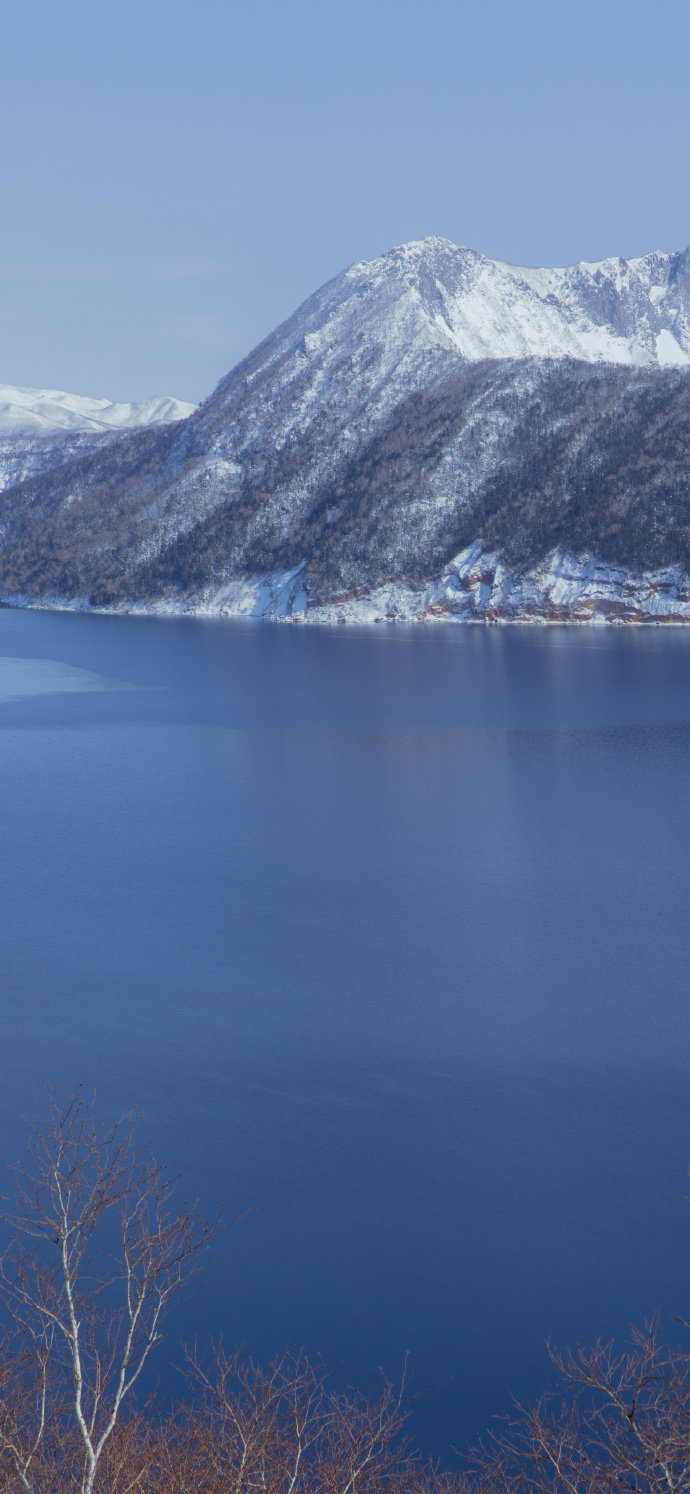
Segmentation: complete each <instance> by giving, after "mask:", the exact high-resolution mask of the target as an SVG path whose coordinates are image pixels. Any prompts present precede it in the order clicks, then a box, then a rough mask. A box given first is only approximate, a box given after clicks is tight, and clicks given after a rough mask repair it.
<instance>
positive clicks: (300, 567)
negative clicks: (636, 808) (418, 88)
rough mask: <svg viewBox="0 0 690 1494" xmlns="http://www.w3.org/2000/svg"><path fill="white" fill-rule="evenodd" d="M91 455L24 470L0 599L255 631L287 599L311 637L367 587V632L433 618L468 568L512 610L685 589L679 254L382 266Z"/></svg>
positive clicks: (30, 458) (13, 500)
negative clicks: (569, 572)
mask: <svg viewBox="0 0 690 1494" xmlns="http://www.w3.org/2000/svg"><path fill="white" fill-rule="evenodd" d="M110 429H111V431H112V435H113V437H114V436H115V429H114V428H113V427H112V426H111V427H110ZM101 433H102V427H101ZM56 439H57V438H56ZM64 439H65V437H64V433H63V436H62V437H61V440H63V441H64ZM82 439H83V440H86V437H85V436H84V437H82ZM95 439H96V437H95V436H90V437H89V440H94V441H95ZM101 442H102V434H101V438H99V445H98V448H97V449H96V448H95V447H94V449H93V450H92V451H90V452H88V453H87V452H86V451H84V453H83V454H81V455H80V454H79V453H77V452H76V451H75V452H72V450H71V449H70V450H69V453H68V448H67V446H66V445H65V446H64V447H63V448H61V449H62V451H63V456H62V458H61V462H62V465H61V466H56V467H55V468H54V470H50V471H46V470H45V465H44V463H43V460H42V458H40V454H39V453H38V452H35V453H34V452H31V453H29V452H27V457H26V462H27V465H26V467H25V474H26V475H25V476H24V477H23V478H21V477H19V476H15V477H14V478H13V479H12V481H13V486H11V487H8V488H7V489H6V492H5V494H4V496H3V500H2V505H1V513H0V528H1V531H2V538H1V540H0V586H2V588H3V591H4V595H5V597H6V598H7V597H10V596H11V597H18V596H23V597H25V598H26V599H32V600H35V601H36V600H39V601H40V599H41V598H46V597H52V598H54V599H57V598H62V599H63V600H67V601H68V602H69V601H80V602H81V603H83V602H84V599H88V600H89V604H90V605H92V606H107V607H109V606H116V607H120V606H129V605H132V604H134V605H137V606H143V607H149V606H151V607H159V606H170V607H176V606H178V605H179V606H181V607H184V608H190V609H192V610H193V609H194V608H197V607H200V608H204V609H206V608H210V609H211V610H218V611H220V610H227V609H228V608H229V607H231V606H234V605H235V602H232V603H231V600H230V599H231V598H233V597H235V598H236V597H240V596H242V597H243V598H244V600H243V601H242V602H241V606H242V607H244V606H245V604H246V605H249V606H251V608H253V607H254V605H255V604H254V601H252V600H251V599H252V598H253V597H255V595H258V593H257V592H256V588H257V587H258V588H259V592H261V595H262V596H264V594H265V592H264V590H262V588H265V587H267V588H268V592H269V593H270V596H271V598H272V600H271V602H270V609H273V610H270V609H269V612H262V615H272V616H275V615H284V610H285V608H284V598H285V597H287V595H288V592H289V593H290V596H291V597H292V590H293V582H294V586H295V587H297V590H298V592H299V595H300V596H301V597H303V598H306V601H305V603H304V606H305V607H306V609H307V613H308V615H310V616H314V615H316V613H317V611H318V613H319V615H321V616H325V615H326V614H325V612H324V609H327V608H329V607H331V608H333V607H335V608H341V607H344V609H345V610H344V612H343V613H342V615H343V617H344V620H354V618H355V616H359V617H361V616H362V609H364V611H366V608H367V607H368V606H369V602H368V601H365V600H364V599H365V598H370V599H371V598H379V596H380V594H381V588H382V587H383V588H384V589H385V588H388V591H386V595H387V596H397V597H400V598H402V597H403V594H404V595H405V596H406V597H407V600H406V601H405V602H404V605H403V602H402V601H401V602H400V608H401V611H399V612H398V613H395V610H394V613H393V614H390V613H389V611H388V610H387V609H388V605H389V604H388V602H386V605H385V607H384V608H383V614H382V615H414V616H430V615H436V609H437V604H438V605H440V603H441V601H442V599H443V595H445V593H444V591H443V586H444V585H445V583H443V584H442V578H443V576H444V575H445V574H446V569H445V568H447V567H448V566H449V565H450V563H451V561H452V558H453V557H454V556H457V555H458V554H459V553H460V552H463V553H464V552H465V551H466V550H467V548H468V547H471V546H472V545H475V544H476V545H478V546H479V551H478V552H477V553H481V554H482V555H494V556H497V557H498V558H499V560H498V561H497V564H498V563H499V562H500V565H503V566H504V567H507V568H508V571H509V573H510V575H511V577H513V578H518V579H517V581H515V586H517V584H518V581H519V578H520V577H521V576H523V575H527V574H530V575H531V574H534V575H535V576H537V575H541V571H539V567H543V566H544V565H546V566H547V571H548V567H549V565H550V564H551V562H550V561H548V557H549V556H553V555H557V556H561V557H563V556H570V557H573V556H575V557H581V556H585V557H590V559H592V558H593V559H592V563H593V564H595V579H594V581H593V582H592V583H591V584H592V585H593V586H594V587H595V590H596V587H598V586H599V584H600V578H601V577H603V576H604V571H606V573H607V574H609V572H610V574H611V575H613V574H614V571H615V568H616V567H623V569H624V571H625V574H626V576H630V575H637V574H640V575H641V574H642V573H644V574H645V575H652V573H653V574H654V575H656V574H657V572H658V574H659V575H661V573H662V571H663V570H664V567H669V566H671V567H674V566H675V567H680V570H679V572H678V574H679V575H680V572H681V571H682V573H683V575H685V574H686V572H689V571H690V251H686V252H685V253H677V254H670V255H669V254H662V253H655V254H650V255H647V256H645V257H644V258H643V259H639V260H631V261H629V262H625V261H623V260H606V261H603V262H602V263H601V264H598V265H588V264H581V265H576V266H573V267H571V268H569V269H565V270H543V269H519V268H516V267H514V266H511V265H506V264H501V263H498V262H496V261H492V260H489V259H487V258H486V257H485V256H483V255H481V254H478V253H477V252H476V251H474V250H470V249H462V248H456V246H455V245H453V244H451V243H449V241H448V240H445V239H427V240H424V241H422V242H420V243H413V244H408V245H403V246H402V247H401V248H397V249H393V250H391V251H390V252H389V253H388V254H385V255H383V256H381V258H379V259H376V260H373V261H371V262H370V263H366V264H365V263H363V264H356V265H354V266H352V267H351V268H350V269H348V270H346V271H344V272H343V273H342V274H341V275H339V276H337V277H336V278H335V279H334V280H332V281H330V282H329V283H328V284H327V285H324V286H322V287H321V289H320V290H318V291H317V292H316V293H315V294H314V295H313V296H311V297H310V298H309V299H308V300H307V301H305V302H304V304H303V305H302V306H300V307H299V308H298V309H297V311H295V313H294V314H293V315H292V316H291V317H290V318H289V319H288V320H287V321H286V322H284V323H283V324H282V325H281V326H280V327H278V328H277V329H276V330H275V332H273V333H271V334H270V336H269V337H267V338H266V339H265V341H264V342H263V343H261V344H260V345H259V347H257V348H256V349H254V351H253V352H252V353H250V354H249V356H248V357H247V358H245V359H244V360H243V361H242V362H241V363H240V364H238V365H237V367H236V368H234V369H233V370H232V371H231V372H230V373H229V374H228V375H227V376H226V378H224V379H223V380H222V381H221V383H220V384H219V385H218V387H217V389H216V390H215V391H214V392H213V394H212V395H211V396H210V397H209V398H208V399H207V400H206V401H205V402H204V404H203V405H202V406H200V408H199V409H198V410H196V411H195V412H194V413H193V414H192V415H191V416H190V418H189V419H188V420H185V421H184V422H183V423H181V424H177V425H169V426H166V425H165V424H163V425H157V426H153V427H151V428H150V429H146V430H138V431H131V432H129V433H126V432H124V433H123V432H121V433H120V434H119V435H118V436H117V439H112V440H111V441H110V442H109V443H107V444H105V445H102V444H101ZM39 458H40V466H39ZM40 468H42V471H41V470H40ZM8 470H9V468H8ZM17 470H19V469H17ZM558 563H559V564H560V562H558ZM568 563H570V562H568ZM589 563H590V561H589V560H587V562H586V564H587V565H589ZM600 563H601V564H603V566H604V570H601V569H599V570H596V566H599V565H600ZM573 564H574V565H575V566H576V569H577V565H579V561H578V562H577V564H576V562H575V561H573ZM535 567H536V570H535ZM607 568H608V569H607ZM612 568H613V569H612ZM545 574H546V573H545ZM548 574H549V575H550V574H551V572H550V571H548ZM588 574H589V573H588ZM664 574H665V573H664ZM674 574H675V572H674ZM262 578H263V579H262ZM267 578H268V579H267ZM286 578H287V579H286ZM439 578H441V580H439ZM454 584H455V583H453V585H454ZM492 584H493V583H492ZM530 584H531V583H530ZM560 584H561V583H560V581H559V582H558V583H556V582H555V581H554V586H555V587H556V590H555V591H554V593H553V596H554V597H556V594H557V593H558V587H559V586H560ZM583 584H584V583H583ZM601 584H603V582H602V583H601ZM607 584H608V583H607ZM611 584H612V585H613V584H614V583H613V582H612V583H611ZM616 584H617V583H616ZM625 584H626V585H627V582H626V583H625ZM645 584H646V583H645ZM651 584H652V583H651V582H650V585H651ZM654 584H655V585H656V582H655V583H654ZM659 584H661V583H659ZM674 584H675V583H674ZM501 585H503V583H501ZM511 585H513V583H512V582H511ZM534 585H535V587H536V591H534V595H535V596H538V597H541V598H542V600H541V601H540V602H538V603H535V606H542V607H544V608H548V607H550V608H552V610H553V608H554V607H556V605H557V604H556V601H554V600H553V598H552V599H551V600H550V601H549V600H548V597H547V593H548V596H550V595H551V593H550V592H549V587H550V585H551V583H550V582H549V583H548V586H547V585H546V583H544V586H542V583H541V581H538V582H537V581H535V583H534ZM578 585H579V582H578ZM664 585H665V583H664ZM438 586H441V591H440V592H438ZM587 586H588V587H589V586H590V582H589V581H588V582H587ZM238 587H239V591H238V590H237V588H238ZM391 587H392V588H393V591H392V592H391V591H390V588H391ZM428 587H431V591H430V592H428V593H427V592H426V591H425V590H424V588H428ZM539 587H541V590H539ZM243 588H248V589H246V591H245V590H243ZM276 588H277V590H276ZM401 588H402V590H401ZM420 588H421V590H420ZM460 590H462V587H460ZM528 590H529V588H528ZM422 593H423V594H424V596H427V601H426V602H425V601H424V600H423V597H422V601H420V596H422ZM513 594H514V595H517V592H515V587H514V588H513ZM530 594H531V593H530ZM558 594H560V593H558ZM296 595H297V593H295V596H296ZM592 596H593V593H592V592H591V587H590V590H589V591H588V594H587V606H589V605H590V602H591V601H592ZM344 598H347V599H348V601H347V606H345V602H344V601H343V599H344ZM461 600H462V599H461ZM238 605H240V604H239V603H238ZM390 605H391V606H393V605H395V607H397V605H398V603H397V602H396V603H395V604H393V603H391V604H390ZM582 605H583V606H584V605H585V604H584V602H583V603H582ZM640 605H642V603H641V604H640ZM645 605H646V604H645ZM674 605H675V603H674ZM683 605H685V603H683ZM257 606H258V603H257ZM371 606H373V607H375V608H378V607H379V600H374V601H372V602H371ZM511 606H512V603H511ZM530 606H531V603H530ZM261 607H263V602H262V603H261ZM294 607H295V600H294V598H293V599H292V601H291V602H290V606H289V608H288V611H290V609H292V610H293V611H294ZM491 607H493V603H492V604H491ZM298 610H299V609H298ZM652 610H653V609H652ZM461 614H462V615H463V616H467V615H468V614H467V611H466V608H465V607H464V603H463V604H462V606H461V607H460V611H459V612H457V613H456V614H455V615H461ZM339 615H341V614H339ZM376 615H378V613H377V614H376ZM474 615H477V616H480V615H485V616H493V615H494V614H493V613H492V612H491V611H489V612H485V613H482V612H481V610H479V611H477V612H476V613H475V614H474ZM496 615H498V614H496Z"/></svg>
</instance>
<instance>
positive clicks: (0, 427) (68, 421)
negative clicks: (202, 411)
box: [0, 384, 196, 436]
mask: <svg viewBox="0 0 690 1494" xmlns="http://www.w3.org/2000/svg"><path fill="white" fill-rule="evenodd" d="M195 408H196V407H195V406H194V405H190V404H187V403H186V402H185V401H184V400H181V399H173V398H172V397H171V396H170V395H158V396H155V397H154V398H153V399H142V400H139V401H134V402H133V403H129V404H127V403H117V402H114V401H112V400H109V399H90V398H89V397H88V396H86V395H82V394H66V393H65V392H64V390H61V389H20V388H17V387H16V386H15V385H13V384H0V436H4V435H22V436H26V435H46V434H48V433H50V432H52V431H111V430H112V431H117V430H122V429H123V428H130V427H132V426H140V425H162V424H163V423H164V422H166V421H170V420H184V418H185V417H186V416H187V415H191V413H192V411H193V410H194V409H195Z"/></svg>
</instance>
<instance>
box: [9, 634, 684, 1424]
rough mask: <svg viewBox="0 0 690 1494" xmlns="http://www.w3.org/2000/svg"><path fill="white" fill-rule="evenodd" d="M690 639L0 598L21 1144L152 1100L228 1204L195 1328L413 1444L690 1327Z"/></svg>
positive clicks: (212, 1190) (12, 1053)
mask: <svg viewBox="0 0 690 1494" xmlns="http://www.w3.org/2000/svg"><path fill="white" fill-rule="evenodd" d="M689 846H690V636H689V635H688V634H686V633H683V632H654V631H640V632H626V633H606V632H603V631H600V630H597V629H587V630H585V629H582V630H578V631H568V630H565V629H563V630H560V629H554V630H543V631H542V630H530V629H501V630H499V629H496V630H493V631H489V630H483V629H481V628H473V629H467V630H464V629H462V628H448V629H446V628H444V627H438V628H431V627H430V628H428V629H420V630H416V629H414V628H404V627H400V628H391V629H385V630H378V629H371V630H364V629H363V630H356V631H355V630H350V629H347V630H345V629H341V630H333V631H322V630H314V631H300V630H298V629H290V628H280V627H271V626H270V625H261V624H257V625H253V624H236V623H228V622H219V621H210V622H206V621H197V620H190V621H187V620H155V619H134V618H106V617H81V616H70V615H50V614H40V613H19V612H9V611H2V612H0V888H1V895H0V909H1V916H2V935H1V940H2V942H1V946H0V948H1V962H0V963H1V967H2V995H1V1000H2V1045H1V1056H0V1080H1V1086H0V1107H1V1110H2V1129H1V1131H0V1161H3V1162H4V1161H5V1160H7V1159H8V1158H9V1157H12V1156H15V1155H16V1154H17V1153H18V1152H19V1151H20V1150H21V1146H22V1128H21V1123H20V1122H19V1120H18V1116H19V1113H20V1112H21V1111H26V1110H28V1109H30V1108H31V1107H32V1106H33V1104H34V1103H35V1102H36V1101H37V1100H39V1099H40V1096H41V1086H42V1085H43V1084H45V1083H48V1084H52V1083H54V1082H56V1081H57V1082H59V1083H60V1084H61V1085H64V1086H71V1085H73V1084H74V1083H76V1082H78V1081H83V1082H84V1083H86V1084H87V1085H89V1086H94V1085H95V1086H96V1088H97V1090H98V1095H99V1103H100V1105H101V1107H102V1110H103V1112H104V1113H106V1114H107V1113H110V1112H111V1111H119V1110H120V1109H122V1108H124V1107H126V1106H129V1105H131V1104H132V1103H136V1104H138V1105H139V1106H140V1107H141V1108H142V1110H143V1112H144V1116H145V1122H146V1132H147V1134H148V1135H150V1136H151V1138H152V1140H153V1142H154V1144H155V1146H156V1149H157V1150H158V1151H159V1152H160V1153H161V1154H162V1155H163V1156H164V1158H165V1159H166V1160H168V1161H169V1162H170V1164H171V1165H172V1166H173V1167H175V1168H177V1167H181V1168H182V1169H183V1171H184V1174H185V1178H186V1180H187V1182H188V1186H189V1188H190V1189H191V1190H192V1191H193V1192H194V1193H195V1194H196V1193H198V1194H199V1195H200V1196H201V1198H202V1200H203V1202H204V1204H205V1205H207V1206H208V1207H209V1209H210V1208H213V1206H214V1205H215V1204H216V1203H217V1202H218V1201H219V1200H220V1199H227V1200H228V1203H229V1208H230V1212H231V1213H233V1214H240V1213H241V1212H242V1211H244V1210H245V1209H247V1208H248V1206H250V1205H252V1204H254V1203H256V1204H257V1206H258V1207H257V1209H256V1211H255V1212H254V1213H253V1214H251V1215H250V1216H249V1217H248V1218H245V1219H244V1220H243V1221H242V1222H241V1223H238V1224H237V1226H236V1227H235V1228H233V1229H232V1230H231V1231H230V1232H229V1234H228V1235H227V1237H226V1238H225V1239H224V1242H223V1244H222V1247H221V1251H220V1256H219V1260H218V1263H217V1264H216V1266H215V1267H214V1268H213V1271H212V1273H211V1275H210V1276H209V1277H208V1278H207V1281H206V1286H205V1289H204V1291H203V1293H202V1294H201V1295H200V1296H199V1297H198V1298H197V1299H196V1300H195V1301H193V1302H192V1303H190V1304H189V1305H188V1306H186V1307H185V1308H184V1309H183V1310H182V1312H181V1315H180V1316H179V1317H178V1319H177V1327H178V1329H179V1332H180V1333H181V1334H187V1335H188V1336H191V1334H192V1332H193V1331H198V1332H199V1333H200V1334H202V1335H203V1334H204V1333H206V1332H209V1331H211V1330H212V1329H217V1328H218V1327H222V1328H223V1329H224V1332H225V1334H226V1336H227V1337H228V1338H229V1339H231V1340H233V1339H237V1340H243V1341H244V1342H245V1343H246V1344H247V1345H248V1347H249V1348H250V1349H251V1350H252V1351H253V1352H255V1353H256V1354H258V1355H268V1354H269V1353H271V1352H273V1351H274V1350H277V1349H279V1348H281V1347H283V1346H284V1345H285V1344H286V1343H288V1342H293V1343H302V1342H306V1344H307V1345H308V1347H309V1348H310V1349H312V1350H320V1351H321V1352H323V1353H324V1354H325V1355H327V1356H328V1358H329V1359H331V1360H333V1361H335V1362H338V1363H340V1364H341V1366H342V1369H341V1373H342V1374H343V1375H345V1376H347V1377H348V1378H349V1379H352V1378H353V1377H356V1378H357V1379H358V1380H359V1381H361V1382H364V1383H366V1382H369V1381H371V1380H372V1378H373V1376H374V1372H375V1369H376V1366H377V1365H378V1364H379V1363H383V1364H384V1366H385V1367H386V1369H388V1370H389V1371H391V1372H392V1373H395V1371H396V1370H397V1369H398V1367H399V1366H400V1364H401V1360H402V1356H403V1353H404V1351H405V1350H406V1349H409V1350H410V1354H411V1358H412V1362H413V1364H414V1365H415V1366H416V1367H417V1370H418V1378H419V1380H420V1383H421V1384H429V1383H431V1382H433V1381H434V1380H435V1379H436V1378H439V1379H440V1380H442V1381H448V1380H449V1379H450V1377H452V1381H453V1383H452V1384H446V1385H445V1387H444V1388H442V1389H440V1390H439V1391H437V1392H436V1393H435V1394H434V1395H432V1396H430V1397H429V1398H428V1399H425V1400H424V1401H422V1402H421V1403H420V1404H419V1409H418V1411H417V1413H416V1428H417V1431H418V1435H419V1436H420V1438H421V1439H422V1440H423V1442H424V1444H425V1445H426V1446H427V1447H428V1448H430V1449H434V1450H436V1451H438V1452H440V1453H444V1452H445V1451H446V1449H448V1448H449V1447H450V1444H452V1443H455V1444H458V1443H460V1444H462V1443H463V1442H464V1441H465V1440H466V1439H467V1438H468V1437H470V1438H471V1437H473V1436H476V1435H477V1434H478V1433H480V1432H481V1431H482V1429H483V1428H484V1426H485V1425H486V1423H487V1421H488V1420H489V1419H490V1417H491V1415H492V1413H494V1412H496V1411H498V1412H500V1411H502V1410H504V1409H505V1408H506V1406H507V1404H508V1401H509V1395H510V1392H511V1391H512V1392H514V1393H515V1394H517V1395H519V1396H521V1397H524V1396H528V1395H530V1394H533V1393H536V1392H537V1391H538V1390H539V1388H540V1387H541V1386H542V1384H543V1383H544V1381H545V1379H547V1378H548V1364H547V1362H546V1359H545V1353H544V1348H543V1341H544V1338H545V1336H546V1335H547V1334H549V1333H550V1334H552V1335H553V1337H554V1338H555V1339H556V1340H557V1341H558V1340H560V1341H564V1340H570V1339H573V1338H575V1337H579V1338H581V1339H583V1340H587V1339H588V1338H591V1337H592V1336H593V1335H594V1333H596V1332H597V1331H602V1332H604V1333H605V1334H607V1335H608V1334H612V1333H618V1332H620V1331H621V1330H623V1329H624V1328H625V1325H626V1324H627V1323H628V1322H629V1321H630V1320H631V1319H633V1320H634V1319H639V1318H641V1317H643V1316H644V1315H645V1314H646V1313H649V1312H650V1311H651V1310H653V1309H654V1308H655V1307H657V1306H658V1307H660V1308H661V1310H662V1311H663V1312H664V1314H666V1315H667V1316H668V1318H669V1321H671V1322H672V1320H673V1315H674V1314H675V1313H683V1314H685V1315H687V1314H688V1313H689V1312H690V1287H689V1286H688V1259H689V1256H690V1249H689V1247H690V1221H689V1220H688V1207H687V1205H686V1202H685V1193H686V1191H687V1190H688V1181H687V1170H688V1166H689V1165H690V1089H689V1086H688V1071H689V1069H690V1005H689V1003H688V953H689V950H690V897H689V880H688V854H689V851H688V848H689Z"/></svg>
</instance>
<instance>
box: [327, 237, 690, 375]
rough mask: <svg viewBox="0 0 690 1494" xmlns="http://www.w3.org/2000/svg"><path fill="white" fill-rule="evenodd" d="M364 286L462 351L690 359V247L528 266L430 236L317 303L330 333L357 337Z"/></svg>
mask: <svg viewBox="0 0 690 1494" xmlns="http://www.w3.org/2000/svg"><path fill="white" fill-rule="evenodd" d="M362 293H363V294H364V295H365V296H366V297H367V300H368V302H369V303H370V305H371V306H372V310H374V303H375V310H374V316H375V318H376V320H378V321H380V323H381V324H382V325H386V326H388V327H390V329H391V331H392V334H393V337H395V327H396V324H397V326H398V327H399V330H400V333H401V340H402V341H404V340H405V337H406V335H407V333H408V331H409V329H410V328H411V327H412V326H415V330H416V334H417V336H419V335H420V333H421V335H422V337H423V338H424V341H425V342H427V343H428V344H430V345H439V346H442V347H446V348H448V349H449V350H451V351H454V352H456V353H458V354H459V355H460V357H462V358H468V359H481V358H579V359H583V360H584V361H586V362H588V363H599V362H605V363H629V364H637V365H640V366H644V365H648V364H658V365H659V366H661V367H666V366H668V365H675V366H681V367H686V366H690V250H686V251H685V253H683V254H680V253H678V254H661V253H658V252H656V253H653V254H647V255H645V256H644V258H642V259H631V260H624V259H605V260H602V261H600V263H598V264H586V263H582V264H576V265H571V266H569V268H567V269H556V270H550V269H524V268H523V269H521V268H518V267H517V266H515V265H510V264H505V263H503V262H502V261H500V260H493V259H488V258H487V257H486V255H484V254H479V253H478V252H477V251H476V250H475V249H468V248H458V247H457V246H456V245H455V244H452V243H451V242H450V241H449V240H448V239H440V238H431V239H424V240H422V241H421V242H418V243H412V244H404V245H402V247H400V248H398V249H392V250H391V251H390V252H389V253H388V254H384V255H382V257H381V258H380V259H375V260H372V261H371V263H368V264H367V263H362V264H356V265H353V266H352V267H351V269H349V270H346V271H345V273H344V275H342V276H339V277H338V278H337V279H336V280H333V281H331V283H330V285H328V286H325V287H324V289H323V291H321V292H319V293H318V295H317V296H316V297H314V298H313V301H312V302H311V303H310V302H307V305H306V307H305V308H303V310H304V311H306V309H307V307H309V308H313V310H314V311H315V312H316V318H317V320H318V321H319V323H320V330H321V335H322V336H324V337H329V336H331V337H332V336H333V334H337V336H338V340H341V339H342V337H343V336H345V337H347V336H348V334H349V335H352V333H353V331H354V327H353V313H354V322H355V323H356V322H357V321H358V319H359V310H358V301H359V298H360V296H361V295H362Z"/></svg>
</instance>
